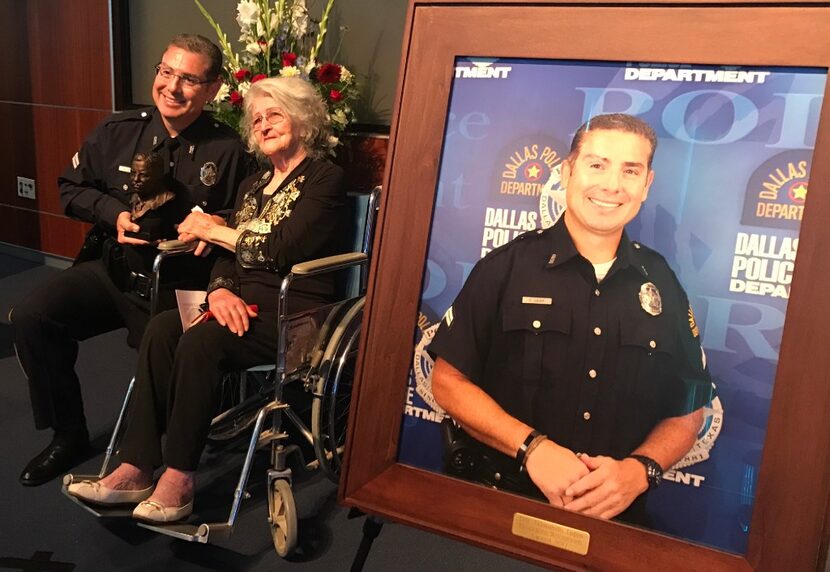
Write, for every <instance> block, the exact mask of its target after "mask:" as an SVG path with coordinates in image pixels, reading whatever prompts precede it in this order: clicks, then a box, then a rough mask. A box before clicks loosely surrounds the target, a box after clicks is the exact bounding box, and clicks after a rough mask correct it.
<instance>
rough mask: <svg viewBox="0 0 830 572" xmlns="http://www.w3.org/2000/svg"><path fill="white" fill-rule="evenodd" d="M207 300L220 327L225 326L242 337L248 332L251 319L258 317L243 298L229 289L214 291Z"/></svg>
mask: <svg viewBox="0 0 830 572" xmlns="http://www.w3.org/2000/svg"><path fill="white" fill-rule="evenodd" d="M207 300H208V307H209V309H210V311H211V313H213V316H214V317H215V318H216V321H217V322H219V325H221V326H225V327H226V328H228V329H229V330H230V331H231V332H233V333H234V334H236V335H238V336H240V337H241V336H243V335H245V332H247V331H248V328H249V327H250V318H255V317H256V315H257V313H256V312H254V311H253V310H252V309H251V308H249V307H248V305H247V304H246V303H245V301H244V300H243V299H242V298H240V297H239V296H237V295H236V294H234V293H233V292H231V291H230V290H228V289H227V288H219V289H217V290H214V291H213V292H211V293H210V294H208V297H207Z"/></svg>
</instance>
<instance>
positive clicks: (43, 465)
mask: <svg viewBox="0 0 830 572" xmlns="http://www.w3.org/2000/svg"><path fill="white" fill-rule="evenodd" d="M87 451H89V435H88V434H87V432H86V430H84V431H82V432H76V433H70V434H65V433H56V434H55V437H54V438H53V439H52V442H51V443H49V445H48V446H47V447H46V448H45V449H44V450H43V451H41V452H40V453H38V455H37V456H36V457H35V458H34V459H32V460H31V461H29V464H28V465H26V468H25V469H23V472H22V473H21V474H20V484H22V485H26V486H27V487H36V486H38V485H42V484H43V483H47V482H49V481H51V480H52V479H54V478H55V477H59V476H61V475H63V474H64V473H66V472H67V471H68V470H69V469H71V468H72V467H74V466H75V465H77V464H78V463H80V462H81V461H83V460H84V458H85V457H86V454H87Z"/></svg>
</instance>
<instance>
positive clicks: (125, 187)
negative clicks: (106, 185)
mask: <svg viewBox="0 0 830 572" xmlns="http://www.w3.org/2000/svg"><path fill="white" fill-rule="evenodd" d="M122 188H123V189H124V190H125V191H126V190H127V189H129V188H130V186H129V185H128V184H127V183H124V186H123V187H122Z"/></svg>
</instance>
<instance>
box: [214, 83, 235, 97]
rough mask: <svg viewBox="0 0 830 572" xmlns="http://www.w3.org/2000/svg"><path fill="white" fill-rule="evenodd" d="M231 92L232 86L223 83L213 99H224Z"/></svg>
mask: <svg viewBox="0 0 830 572" xmlns="http://www.w3.org/2000/svg"><path fill="white" fill-rule="evenodd" d="M230 94H231V88H229V87H228V84H226V83H222V87H220V88H219V91H218V92H217V93H216V97H214V98H213V101H224V100H225V99H227V98H228V96H229V95H230Z"/></svg>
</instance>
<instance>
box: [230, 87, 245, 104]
mask: <svg viewBox="0 0 830 572" xmlns="http://www.w3.org/2000/svg"><path fill="white" fill-rule="evenodd" d="M243 99H244V98H243V97H242V94H241V93H239V92H238V91H232V92H231V105H233V106H234V107H242V100H243Z"/></svg>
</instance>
